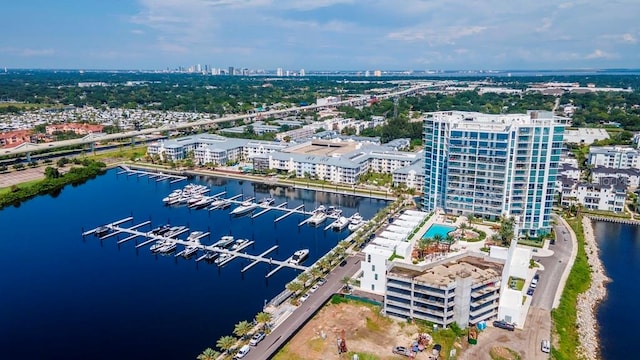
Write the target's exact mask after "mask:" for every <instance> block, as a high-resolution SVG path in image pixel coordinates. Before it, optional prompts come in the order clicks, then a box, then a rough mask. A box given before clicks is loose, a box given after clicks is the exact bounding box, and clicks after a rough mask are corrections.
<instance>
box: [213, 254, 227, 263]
mask: <svg viewBox="0 0 640 360" xmlns="http://www.w3.org/2000/svg"><path fill="white" fill-rule="evenodd" d="M230 258H231V254H220V255H219V256H218V258H217V259H215V261H214V262H215V263H216V264H217V265H220V264H221V263H223V262H225V261H227V260H229V259H230Z"/></svg>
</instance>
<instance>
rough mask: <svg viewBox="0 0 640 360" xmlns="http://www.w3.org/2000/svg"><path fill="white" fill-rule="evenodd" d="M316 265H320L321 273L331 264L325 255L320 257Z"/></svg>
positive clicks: (329, 267)
mask: <svg viewBox="0 0 640 360" xmlns="http://www.w3.org/2000/svg"><path fill="white" fill-rule="evenodd" d="M318 266H319V267H320V269H321V270H322V272H323V273H324V272H327V271H328V270H330V269H331V264H330V262H329V260H328V259H327V257H323V258H322V259H320V260H319V261H318Z"/></svg>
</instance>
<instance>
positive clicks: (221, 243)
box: [212, 235, 235, 248]
mask: <svg viewBox="0 0 640 360" xmlns="http://www.w3.org/2000/svg"><path fill="white" fill-rule="evenodd" d="M234 241H235V239H234V238H233V236H231V235H225V236H223V237H221V238H220V240H218V241H217V242H216V243H215V244H213V245H212V246H213V247H220V248H224V247H227V246H229V245H231V244H233V242H234Z"/></svg>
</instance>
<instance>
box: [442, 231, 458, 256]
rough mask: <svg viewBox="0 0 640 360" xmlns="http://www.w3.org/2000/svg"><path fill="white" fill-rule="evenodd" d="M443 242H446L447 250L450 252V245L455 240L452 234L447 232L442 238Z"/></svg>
mask: <svg viewBox="0 0 640 360" xmlns="http://www.w3.org/2000/svg"><path fill="white" fill-rule="evenodd" d="M444 242H445V243H446V244H447V252H450V251H451V245H453V243H454V242H456V239H455V238H454V237H453V236H452V235H450V234H447V236H446V237H445V238H444Z"/></svg>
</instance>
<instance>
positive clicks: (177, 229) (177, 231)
mask: <svg viewBox="0 0 640 360" xmlns="http://www.w3.org/2000/svg"><path fill="white" fill-rule="evenodd" d="M186 228H187V227H186V226H172V227H171V228H170V229H169V231H167V232H166V233H164V236H165V237H174V236H178V235H180V233H181V232H182V231H183V230H184V229H186Z"/></svg>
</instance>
